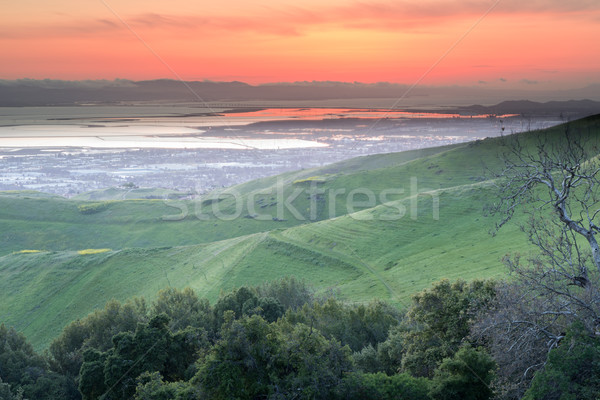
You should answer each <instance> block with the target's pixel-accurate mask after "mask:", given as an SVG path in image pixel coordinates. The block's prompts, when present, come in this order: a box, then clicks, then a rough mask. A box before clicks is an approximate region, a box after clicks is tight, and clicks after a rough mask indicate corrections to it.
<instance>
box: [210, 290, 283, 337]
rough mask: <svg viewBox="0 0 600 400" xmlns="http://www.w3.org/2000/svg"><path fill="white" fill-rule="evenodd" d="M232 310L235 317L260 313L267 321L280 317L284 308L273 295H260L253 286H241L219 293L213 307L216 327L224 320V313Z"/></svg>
mask: <svg viewBox="0 0 600 400" xmlns="http://www.w3.org/2000/svg"><path fill="white" fill-rule="evenodd" d="M228 311H233V313H234V315H235V318H242V317H243V316H251V315H260V316H262V317H264V318H265V319H266V320H267V321H269V322H273V321H275V320H277V318H279V317H281V316H282V315H283V313H284V312H285V308H284V307H283V306H282V304H281V302H280V301H279V300H278V299H277V298H275V297H270V296H268V297H262V296H261V295H260V293H259V290H258V289H257V288H255V287H247V286H242V287H240V288H238V289H234V290H233V291H231V292H229V293H227V294H224V295H221V297H220V298H219V300H218V301H217V303H216V304H215V307H214V313H215V321H216V323H217V327H220V325H221V324H222V323H223V322H224V321H225V319H224V315H225V313H227V312H228Z"/></svg>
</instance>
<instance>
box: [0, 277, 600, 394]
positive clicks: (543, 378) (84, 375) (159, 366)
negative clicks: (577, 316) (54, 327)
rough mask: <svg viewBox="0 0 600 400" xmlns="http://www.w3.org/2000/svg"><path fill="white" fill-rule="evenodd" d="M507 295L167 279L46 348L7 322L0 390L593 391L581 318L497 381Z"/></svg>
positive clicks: (591, 342)
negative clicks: (533, 370) (525, 373)
mask: <svg viewBox="0 0 600 400" xmlns="http://www.w3.org/2000/svg"><path fill="white" fill-rule="evenodd" d="M500 290H505V284H502V285H500V284H499V283H496V282H493V281H474V282H471V283H466V282H464V281H457V282H454V283H451V282H449V281H441V282H439V283H437V284H434V285H433V286H432V287H431V288H430V289H427V290H425V291H423V292H421V293H418V294H417V295H415V296H414V297H413V299H412V301H411V304H410V306H409V307H408V309H407V310H406V312H404V313H402V312H400V311H398V309H397V308H395V307H393V306H391V305H389V304H387V303H385V302H381V301H373V302H371V303H369V304H364V305H363V304H360V305H356V304H349V303H346V302H344V301H341V300H338V299H336V298H335V297H334V296H321V297H319V296H316V295H315V293H314V291H313V290H312V289H311V288H310V287H308V286H307V285H306V284H304V283H303V282H301V281H298V280H296V279H294V278H286V279H282V280H279V281H276V282H271V283H265V284H263V285H261V286H258V287H241V288H238V289H235V290H232V291H231V292H228V293H223V294H222V295H221V296H220V298H219V299H218V301H216V303H214V304H210V303H209V302H208V301H207V300H206V299H201V298H199V297H198V296H197V295H196V293H194V291H193V290H191V289H189V288H187V289H184V290H178V289H173V288H168V289H165V290H162V291H161V292H159V294H158V296H157V299H156V300H155V301H154V302H153V303H152V304H148V303H147V302H146V301H145V300H144V299H139V298H136V299H132V300H130V301H128V302H126V303H120V302H117V301H111V302H109V303H108V304H106V307H105V308H104V309H101V310H97V311H95V312H94V313H92V314H90V315H88V316H87V317H86V318H84V319H81V320H77V321H74V322H72V323H71V324H69V325H68V326H67V327H65V329H64V330H63V332H62V333H61V335H60V336H59V337H58V338H56V339H55V340H54V342H53V343H52V344H51V345H50V347H49V349H47V350H46V351H45V352H44V353H43V354H41V355H40V354H37V353H36V352H34V351H33V349H32V346H31V345H30V344H29V343H28V342H27V340H26V338H25V337H24V336H23V335H21V334H19V333H17V332H16V331H15V330H13V329H12V328H6V327H5V326H4V325H2V326H0V399H7V400H12V399H31V400H33V399H105V400H109V399H110V400H117V399H157V400H158V399H489V398H492V397H494V396H497V397H501V398H511V396H512V398H516V397H515V394H514V393H518V394H519V395H518V396H519V397H521V395H523V394H524V396H525V398H527V399H541V398H547V399H551V398H552V399H553V398H557V399H558V398H561V399H562V398H565V399H571V398H573V399H576V398H577V399H583V398H589V399H592V398H595V397H594V396H595V395H596V393H597V390H598V389H600V378H598V376H600V375H599V373H600V344H599V343H598V340H597V339H596V338H591V337H589V335H585V334H583V333H582V330H581V329H580V328H579V327H578V326H576V324H574V326H573V327H572V329H570V330H569V332H568V333H567V334H566V337H565V339H564V342H565V343H567V344H566V345H561V346H558V347H556V348H555V349H553V350H552V351H551V352H550V353H548V358H547V363H546V365H545V368H543V369H539V371H540V372H539V373H538V374H536V375H535V379H533V380H532V379H529V380H526V382H524V381H523V380H522V379H521V380H519V379H515V380H510V379H499V378H505V377H506V375H507V374H506V373H503V372H502V371H501V368H507V367H506V365H507V364H506V357H504V359H500V361H499V362H497V360H496V359H495V358H496V357H493V356H492V354H495V352H497V350H498V349H497V341H494V340H493V337H491V336H489V335H488V336H486V331H487V330H489V328H490V325H486V324H485V321H486V318H488V316H489V315H490V313H493V312H494V310H496V309H498V304H497V302H498V298H499V297H498V293H500ZM495 334H498V332H496V333H495ZM490 343H495V346H496V347H494V348H490ZM506 354H510V352H506ZM514 361H515V362H517V360H514ZM508 369H510V368H508ZM504 372H506V371H504ZM559 378H560V379H559ZM519 385H521V390H520V391H519V390H515V386H519ZM557 393H558V394H559V396H558V397H556V394H557ZM561 394H566V395H567V397H560V395H561ZM569 396H570V397H569Z"/></svg>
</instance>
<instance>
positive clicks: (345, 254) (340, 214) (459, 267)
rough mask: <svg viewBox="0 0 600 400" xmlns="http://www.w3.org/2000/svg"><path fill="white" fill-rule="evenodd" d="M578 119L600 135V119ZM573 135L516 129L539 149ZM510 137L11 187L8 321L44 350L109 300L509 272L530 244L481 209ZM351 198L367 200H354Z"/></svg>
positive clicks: (386, 287)
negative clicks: (106, 184)
mask: <svg viewBox="0 0 600 400" xmlns="http://www.w3.org/2000/svg"><path fill="white" fill-rule="evenodd" d="M573 127H574V128H576V129H581V130H584V131H586V132H589V134H590V136H593V137H597V136H598V134H600V117H599V116H596V117H590V118H587V119H584V120H580V121H577V122H574V123H573ZM562 132H564V127H561V126H559V127H555V128H551V129H548V130H544V131H537V132H530V133H526V134H519V135H518V136H519V137H520V138H521V140H522V143H523V145H524V146H532V145H533V143H535V141H536V140H539V139H540V138H541V139H542V140H546V141H552V140H560V137H561V134H562ZM502 140H504V139H501V138H493V139H486V140H482V141H477V142H472V143H467V144H461V145H453V146H445V147H439V148H432V149H425V150H418V151H410V152H403V153H395V154H384V155H375V156H368V157H361V158H357V159H352V160H348V161H344V162H341V163H337V164H332V165H330V166H325V167H322V168H315V169H312V170H303V171H298V172H293V173H286V174H283V175H279V176H276V177H271V178H265V179H260V180H256V181H252V182H248V183H245V184H243V185H238V186H235V187H233V188H229V189H227V190H225V191H222V192H218V193H217V192H215V193H210V194H208V195H206V196H203V197H202V198H200V199H198V200H183V199H179V200H178V199H175V200H159V199H137V200H136V199H131V200H114V199H112V198H107V197H101V198H100V199H99V198H95V199H94V200H82V199H69V200H67V199H63V198H60V197H56V196H50V195H44V194H39V193H35V192H2V193H0V226H1V227H2V229H1V231H0V236H1V238H2V240H1V241H0V255H1V257H0V321H2V322H5V323H7V324H8V325H14V326H15V327H16V328H17V329H18V330H21V331H23V332H24V333H25V334H26V336H27V337H28V338H29V339H30V340H31V341H32V343H33V344H34V345H35V346H36V347H37V348H44V347H46V346H47V345H48V344H49V343H50V341H51V340H52V339H53V338H54V337H56V335H57V334H58V333H59V332H60V330H61V329H62V328H63V327H64V326H65V325H66V324H67V323H68V322H69V321H72V320H73V319H76V318H80V317H83V316H85V315H86V314H87V313H89V312H90V311H92V310H93V309H94V308H98V307H103V305H104V304H105V302H106V301H108V300H110V299H112V298H116V299H119V300H125V299H127V298H130V297H133V296H144V297H146V298H147V299H152V298H153V296H154V295H155V294H156V292H157V291H158V290H159V289H161V288H164V287H166V286H173V287H185V286H191V287H192V288H194V289H195V290H197V292H198V293H200V294H201V295H203V296H206V297H208V298H210V299H215V298H216V297H217V296H218V295H219V292H220V291H221V290H223V289H229V288H232V287H235V286H240V285H243V284H257V283H260V282H263V281H265V280H270V279H275V278H278V277H282V276H287V275H294V276H296V277H299V278H302V279H305V280H306V281H307V282H309V283H310V284H312V285H313V286H315V287H316V288H318V289H319V290H322V291H327V290H333V291H335V292H337V293H339V296H341V297H343V298H345V299H348V300H350V301H357V302H364V301H368V300H370V299H373V298H381V299H385V300H388V301H390V302H392V303H394V304H397V305H398V306H400V307H403V306H404V305H405V304H407V301H408V299H409V297H410V296H411V294H413V293H415V292H416V291H419V290H421V289H423V288H425V287H427V286H429V285H430V284H431V283H432V282H434V281H437V280H439V279H442V278H450V279H456V278H463V279H474V278H487V277H497V276H503V274H504V267H503V265H502V263H501V258H502V257H503V256H504V255H505V254H507V253H509V252H527V251H528V249H529V246H528V244H527V241H526V236H525V234H523V233H521V232H520V230H519V229H518V227H517V225H516V224H511V225H510V226H507V227H506V228H503V230H502V231H500V233H499V234H498V235H497V236H495V237H492V236H491V235H490V234H489V231H490V229H491V228H492V227H493V225H494V220H493V219H492V218H485V217H484V216H483V206H484V204H485V203H486V202H488V201H490V199H491V198H492V196H493V193H492V185H491V184H490V182H489V181H486V179H485V178H484V175H485V171H484V166H487V167H489V168H498V167H499V166H500V163H501V161H500V158H499V152H501V151H502V150H501V146H500V145H501V141H502ZM506 140H514V137H507V138H506ZM415 188H416V189H415ZM392 189H393V190H392ZM351 193H352V196H354V197H353V198H354V200H355V201H356V202H357V203H358V202H362V204H360V205H358V204H356V205H355V207H349V204H347V199H348V196H349V195H350V194H351ZM234 196H235V199H236V200H237V202H236V201H234ZM89 198H90V197H88V198H87V199H89ZM373 198H374V199H373ZM236 205H238V207H236ZM219 215H220V216H221V217H220V218H219ZM234 217H235V218H234ZM94 249H97V250H94Z"/></svg>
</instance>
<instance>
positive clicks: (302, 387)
mask: <svg viewBox="0 0 600 400" xmlns="http://www.w3.org/2000/svg"><path fill="white" fill-rule="evenodd" d="M201 364H202V365H201V367H200V370H199V372H198V374H197V376H196V378H195V382H196V383H197V384H199V385H200V386H201V387H203V388H204V390H206V394H207V396H208V398H210V399H217V400H218V399H236V398H239V399H254V398H261V397H266V398H272V399H285V398H291V397H292V396H294V397H296V398H301V399H309V398H310V399H326V398H329V395H330V394H331V390H332V388H333V387H334V386H335V385H336V384H338V383H339V382H340V381H341V378H342V373H343V372H344V371H347V370H349V369H350V368H351V361H350V357H349V349H348V348H344V347H341V346H340V344H339V343H338V342H336V341H334V340H327V339H326V338H325V337H323V336H322V335H321V334H320V333H319V332H318V331H316V330H314V329H312V328H310V327H308V326H306V325H302V324H296V325H290V324H288V323H286V322H284V321H279V322H277V323H271V324H269V323H268V322H267V321H265V320H264V319H263V318H262V317H260V316H258V315H254V316H252V317H248V318H244V319H241V320H230V321H228V322H226V324H225V325H224V328H223V332H222V339H221V340H220V341H219V342H218V343H217V344H216V345H215V346H214V347H213V349H212V351H211V352H210V354H209V355H208V356H207V357H206V358H205V359H204V361H203V362H201Z"/></svg>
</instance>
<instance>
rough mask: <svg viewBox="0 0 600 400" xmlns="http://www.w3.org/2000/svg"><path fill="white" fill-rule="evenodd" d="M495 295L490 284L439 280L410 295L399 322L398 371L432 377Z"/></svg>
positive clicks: (491, 283) (487, 282)
mask: <svg viewBox="0 0 600 400" xmlns="http://www.w3.org/2000/svg"><path fill="white" fill-rule="evenodd" d="M494 296H495V283H494V282H493V281H479V280H478V281H473V282H471V283H467V282H465V281H462V280H458V281H456V282H454V283H451V282H449V281H448V280H442V281H440V282H438V283H436V284H434V285H433V287H431V288H430V289H426V290H423V291H422V292H419V293H417V294H415V295H414V296H413V299H412V304H411V306H410V308H409V310H408V312H407V314H406V318H405V320H404V321H403V323H402V327H401V329H402V331H401V332H402V333H401V335H402V346H403V348H404V349H403V352H404V354H403V356H402V369H403V370H404V371H406V372H409V373H411V374H412V375H414V376H425V377H432V376H433V373H434V371H435V369H436V368H437V366H438V365H439V363H440V362H441V361H442V360H443V359H444V358H447V357H452V356H453V355H454V353H455V352H456V351H457V350H458V349H459V347H460V346H461V345H462V344H463V343H464V342H465V341H466V340H468V336H469V333H470V328H471V324H472V322H473V319H474V317H475V316H476V315H477V313H478V311H479V310H481V309H486V308H487V306H488V304H490V303H491V301H492V300H493V298H494Z"/></svg>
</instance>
